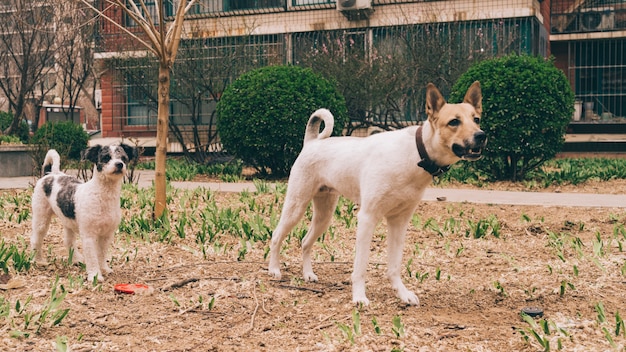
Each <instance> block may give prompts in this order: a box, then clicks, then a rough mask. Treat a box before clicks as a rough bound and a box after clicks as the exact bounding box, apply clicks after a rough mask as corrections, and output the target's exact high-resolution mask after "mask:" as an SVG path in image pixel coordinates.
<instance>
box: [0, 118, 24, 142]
mask: <svg viewBox="0 0 626 352" xmlns="http://www.w3.org/2000/svg"><path fill="white" fill-rule="evenodd" d="M12 123H13V113H10V112H6V111H0V132H2V131H4V130H6V129H7V128H9V127H10V126H11V124H12ZM28 132H29V129H28V122H26V121H24V120H22V122H21V123H20V127H19V129H18V130H17V133H15V136H16V137H18V138H19V139H20V141H21V142H22V143H28V139H29V138H30V136H29V135H28Z"/></svg>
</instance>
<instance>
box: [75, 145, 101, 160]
mask: <svg viewBox="0 0 626 352" xmlns="http://www.w3.org/2000/svg"><path fill="white" fill-rule="evenodd" d="M100 149H102V146H101V145H100V144H96V145H94V146H91V147H89V148H87V149H85V150H83V151H82V152H81V153H80V156H81V157H82V159H83V160H89V161H91V162H92V163H94V164H97V163H98V154H100Z"/></svg>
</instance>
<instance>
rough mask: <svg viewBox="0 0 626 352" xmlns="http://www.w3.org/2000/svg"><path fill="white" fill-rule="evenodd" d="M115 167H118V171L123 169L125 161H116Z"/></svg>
mask: <svg viewBox="0 0 626 352" xmlns="http://www.w3.org/2000/svg"><path fill="white" fill-rule="evenodd" d="M115 168H116V169H117V170H118V171H122V170H123V169H124V163H123V162H121V161H118V162H116V163H115Z"/></svg>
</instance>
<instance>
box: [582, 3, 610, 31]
mask: <svg viewBox="0 0 626 352" xmlns="http://www.w3.org/2000/svg"><path fill="white" fill-rule="evenodd" d="M580 28H581V29H582V30H583V31H601V30H606V29H613V28H615V9H614V8H612V7H592V8H588V9H581V10H580Z"/></svg>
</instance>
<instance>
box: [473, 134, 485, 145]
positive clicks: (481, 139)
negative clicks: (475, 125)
mask: <svg viewBox="0 0 626 352" xmlns="http://www.w3.org/2000/svg"><path fill="white" fill-rule="evenodd" d="M486 141H487V135H486V134H485V132H483V131H478V132H476V133H474V142H475V143H476V144H481V145H482V144H485V142H486Z"/></svg>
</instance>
